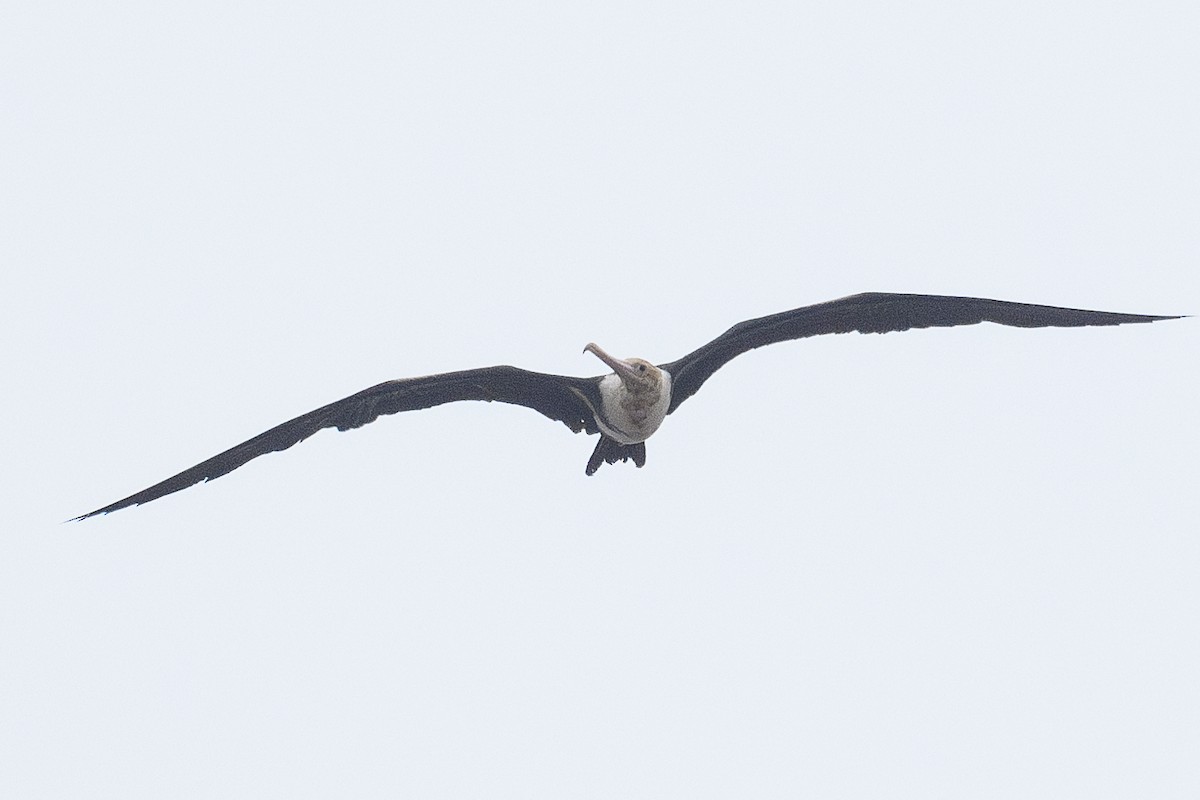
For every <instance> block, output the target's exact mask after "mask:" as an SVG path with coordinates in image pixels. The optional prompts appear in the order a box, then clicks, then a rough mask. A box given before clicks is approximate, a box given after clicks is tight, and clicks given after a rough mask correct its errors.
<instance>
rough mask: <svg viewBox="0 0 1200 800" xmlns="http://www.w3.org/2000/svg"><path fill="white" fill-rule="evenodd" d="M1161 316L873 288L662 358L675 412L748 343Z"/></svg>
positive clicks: (755, 322) (749, 323) (753, 323)
mask: <svg viewBox="0 0 1200 800" xmlns="http://www.w3.org/2000/svg"><path fill="white" fill-rule="evenodd" d="M1160 319H1178V317H1174V316H1152V315H1147V314H1121V313H1116V312H1111V311H1087V310H1084V309H1078V308H1059V307H1057V306H1042V305H1034V304H1032V303H1014V302H1010V301H1008V300H987V299H985V298H982V297H952V296H948V295H933V294H892V293H888V292H865V293H863V294H855V295H850V296H849V297H842V298H840V299H838V300H830V301H829V302H827V303H817V304H816V305H812V306H804V307H803V308H795V309H792V310H791V311H784V312H782V313H779V314H772V315H771V316H769V317H760V318H759V319H751V320H746V321H745V322H739V323H738V324H737V325H734V326H733V327H732V328H730V329H729V330H727V331H725V333H723V334H721V335H720V336H718V337H717V338H716V339H713V340H712V341H711V342H709V343H708V344H706V345H704V346H703V347H701V348H699V349H697V350H694V351H692V352H691V353H688V354H687V355H686V356H684V357H683V358H681V359H678V360H676V361H672V362H671V363H670V364H660V365H659V366H660V367H661V368H662V369H665V370H666V371H667V372H669V373H671V407H670V409H668V411H667V413H668V414H669V413H671V412H673V411H674V410H675V409H676V408H678V407H679V404H680V403H682V402H683V401H684V400H686V399H688V398H689V397H691V396H692V395H693V394H695V393H696V391H697V390H699V388H700V386H701V385H702V384H703V383H704V382H705V381H706V380H708V378H709V377H710V376H711V375H712V374H713V373H714V372H716V371H717V370H718V369H720V368H721V367H722V366H723V365H725V364H726V363H728V362H729V361H730V359H732V358H734V357H736V356H738V355H741V354H742V353H745V352H746V351H747V350H753V349H754V348H756V347H763V346H764V345H768V344H774V343H776V342H785V341H788V340H789V339H803V338H805V337H808V336H819V335H821V334H826V333H850V332H852V331H857V332H859V333H889V332H892V331H906V330H910V329H912V328H949V327H954V326H957V325H976V324H978V323H980V322H994V323H996V324H998V325H1012V326H1015V327H1018V328H1046V327H1058V328H1075V327H1081V326H1085V325H1123V324H1125V323H1129V322H1154V321H1155V320H1160Z"/></svg>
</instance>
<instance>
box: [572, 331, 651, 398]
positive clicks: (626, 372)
mask: <svg viewBox="0 0 1200 800" xmlns="http://www.w3.org/2000/svg"><path fill="white" fill-rule="evenodd" d="M583 352H585V353H591V354H592V355H594V356H596V358H598V359H600V360H601V361H603V362H604V363H605V364H608V366H610V367H611V368H612V371H613V372H615V373H616V374H617V377H618V378H620V379H621V383H623V384H625V388H626V389H627V390H628V391H630V392H633V393H634V394H641V393H642V392H647V391H657V390H658V388H659V387H660V386H661V385H662V370H661V369H659V368H658V367H656V366H654V365H653V364H651V363H650V362H649V361H647V360H646V359H644V358H616V357H614V356H610V355H609V354H608V353H606V352H604V350H602V349H601V348H600V345H598V344H595V343H592V344H589V345H588V346H587V347H585V348H583Z"/></svg>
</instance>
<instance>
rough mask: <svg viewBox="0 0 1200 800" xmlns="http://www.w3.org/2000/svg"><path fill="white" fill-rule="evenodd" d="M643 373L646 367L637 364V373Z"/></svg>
mask: <svg viewBox="0 0 1200 800" xmlns="http://www.w3.org/2000/svg"><path fill="white" fill-rule="evenodd" d="M645 371H646V365H645V364H638V372H645Z"/></svg>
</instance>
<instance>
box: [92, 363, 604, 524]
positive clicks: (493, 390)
mask: <svg viewBox="0 0 1200 800" xmlns="http://www.w3.org/2000/svg"><path fill="white" fill-rule="evenodd" d="M597 380H598V379H596V378H591V379H589V378H569V377H564V376H561V375H546V374H544V373H540V372H529V371H527V370H523V369H517V368H516V367H485V368H483V369H472V370H464V371H462V372H447V373H443V374H441V375H427V376H424V377H420V378H405V379H402V380H395V381H387V382H386V383H381V384H379V385H378V386H372V387H371V388H370V389H364V390H363V391H361V392H358V393H357V394H352V395H350V396H349V397H346V398H343V399H341V400H338V401H337V402H334V403H330V404H329V405H327V406H322V407H321V408H318V409H316V410H315V411H310V412H308V413H307V414H303V415H301V416H299V417H296V418H295V419H293V420H289V421H287V422H285V423H283V424H282V425H276V426H275V427H274V428H271V430H269V431H266V432H264V433H260V434H259V435H258V436H255V437H254V438H253V439H249V440H247V441H245V442H242V443H241V444H239V445H237V446H236V447H231V448H230V449H228V450H226V451H225V452H223V453H220V454H218V455H215V456H213V457H212V458H210V459H208V460H207V461H203V462H201V463H199V464H197V465H196V466H194V467H191V468H189V469H185V470H184V471H183V472H180V473H179V474H178V475H174V476H172V477H170V478H167V479H166V480H165V481H162V482H161V483H156V484H154V485H153V486H151V487H150V488H148V489H143V490H142V491H140V492H138V493H137V494H134V495H130V496H129V497H126V498H125V499H124V500H118V501H117V502H115V503H112V504H111V505H107V506H105V507H104V508H98V509H96V510H95V511H92V512H89V513H87V514H84V515H83V516H80V517H75V519H77V520H79V519H86V518H88V517H92V516H95V515H97V514H107V513H108V512H110V511H116V510H118V509H121V508H125V507H127V506H134V505H139V504H141V503H148V502H150V501H151V500H156V499H158V498H159V497H162V496H164V495H168V494H171V493H172V492H178V491H179V490H180V489H186V488H187V487H189V486H192V485H194V484H197V483H200V482H201V481H210V480H212V479H214V478H219V477H221V476H222V475H225V474H226V473H229V472H232V471H233V470H235V469H237V468H238V467H240V466H242V465H243V464H245V463H246V462H248V461H250V460H251V459H253V458H257V457H258V456H261V455H265V454H266V453H274V452H276V451H279V450H286V449H287V448H289V447H291V446H292V445H294V444H298V443H299V442H302V441H304V440H305V439H307V438H308V437H310V436H312V435H313V434H314V433H316V432H317V431H319V430H321V429H322V428H337V429H338V430H339V431H347V430H350V429H351V428H359V427H362V426H363V425H366V424H367V423H368V422H374V421H375V420H376V419H378V418H379V417H380V416H382V415H384V414H396V413H399V412H401V411H416V410H417V409H421V408H431V407H433V406H439V405H442V404H443V403H452V402H454V401H456V400H485V401H488V402H491V401H495V402H499V403H512V404H515V405H521V406H528V407H529V408H532V409H534V410H535V411H540V412H541V413H542V414H545V415H546V416H547V417H549V418H550V419H553V420H558V421H559V422H562V423H563V424H565V425H566V426H567V427H568V428H570V429H571V430H573V431H575V432H576V433H578V432H579V431H586V432H588V433H598V432H599V429H598V428H597V427H596V422H595V420H594V419H593V418H592V414H591V411H590V410H589V409H588V407H587V405H586V404H585V403H584V402H583V401H582V400H581V399H580V397H579V395H578V394H576V393H575V391H572V389H575V390H577V391H579V392H582V393H584V394H585V395H587V396H588V397H591V396H592V395H593V394H596V393H597ZM594 402H599V398H598V396H597V397H596V398H595V400H594Z"/></svg>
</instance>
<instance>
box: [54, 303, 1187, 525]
mask: <svg viewBox="0 0 1200 800" xmlns="http://www.w3.org/2000/svg"><path fill="white" fill-rule="evenodd" d="M1163 319H1179V317H1178V316H1150V315H1145V314H1118V313H1113V312H1108V311H1085V310H1082V309H1074V308H1058V307H1055V306H1043V305H1032V304H1029V303H1014V302H1009V301H1005V300H985V299H982V298H978V297H949V296H944V295H923V294H892V293H885V292H867V293H864V294H855V295H851V296H849V297H843V298H841V299H838V300H831V301H829V302H825V303H818V304H816V305H812V306H804V307H803V308H796V309H793V310H791V311H784V312H782V313H779V314H772V315H771V316H767V317H760V318H759V319H751V320H746V321H745V322H739V323H738V324H736V325H734V326H733V327H732V328H730V329H729V330H727V331H725V333H723V334H721V335H720V336H718V337H717V338H716V339H713V340H712V341H711V342H709V343H708V344H706V345H704V346H703V347H700V348H699V349H697V350H694V351H692V352H691V353H688V354H687V355H686V356H684V357H683V358H680V359H677V360H675V361H672V362H670V363H667V364H657V365H656V364H652V363H650V362H649V361H646V360H644V359H641V358H615V357H613V356H611V355H609V354H608V353H606V352H605V351H604V350H602V349H600V347H599V346H597V345H595V344H589V345H588V346H587V347H585V348H584V352H586V353H592V354H593V355H595V356H596V357H597V358H599V359H600V360H601V361H603V362H604V363H605V364H607V365H608V367H609V368H610V369H612V370H613V371H612V372H611V373H609V374H607V375H600V376H597V377H594V378H575V377H567V376H563V375H548V374H546V373H542V372H530V371H529V370H524V369H518V368H517V367H509V366H499V367H483V368H481V369H469V370H463V371H461V372H444V373H441V374H438V375H425V376H422V377H419V378H401V379H399V380H393V381H387V382H385V383H381V384H378V385H377V386H372V387H371V388H369V389H364V390H362V391H361V392H358V393H357V394H352V395H350V396H349V397H345V398H343V399H341V400H338V401H336V402H333V403H330V404H329V405H326V406H321V407H320V408H318V409H316V410H315V411H310V412H309V413H307V414H303V415H301V416H299V417H296V418H295V419H292V420H288V421H287V422H284V423H283V424H281V425H276V426H275V427H274V428H271V429H270V430H269V431H266V432H264V433H260V434H259V435H258V436H255V437H254V438H253V439H249V440H247V441H245V442H242V443H241V444H239V445H237V446H235V447H231V448H230V449H228V450H226V451H224V452H222V453H218V454H217V455H215V456H213V457H212V458H210V459H208V460H207V461H202V462H200V463H199V464H197V465H195V466H194V467H189V468H187V469H185V470H184V471H183V472H180V473H179V474H177V475H173V476H171V477H170V478H167V479H166V480H164V481H161V482H160V483H156V484H154V485H153V486H151V487H149V488H148V489H143V490H142V491H140V492H137V493H136V494H132V495H130V496H129V497H126V498H125V499H123V500H118V501H116V502H115V503H110V504H109V505H106V506H104V507H103V508H98V509H96V510H95V511H90V512H88V513H87V514H83V515H82V516H78V517H75V518H74V520H72V521H75V520H82V519H87V518H88V517H94V516H96V515H97V514H107V513H109V512H111V511H117V510H118V509H122V508H126V507H128V506H135V505H140V504H141V503H148V502H150V501H151V500H157V499H158V498H160V497H163V496H165V495H168V494H171V493H172V492H178V491H179V490H180V489H186V488H187V487H189V486H192V485H194V484H197V483H200V482H201V481H210V480H212V479H214V478H219V477H221V476H222V475H225V474H227V473H229V472H232V471H233V470H235V469H237V468H238V467H240V466H242V465H243V464H245V463H246V462H248V461H250V460H251V459H253V458H257V457H258V456H261V455H265V454H267V453H274V452H276V451H279V450H286V449H287V448H289V447H291V446H292V445H294V444H297V443H299V442H302V441H304V440H305V439H307V438H308V437H310V436H312V435H313V434H314V433H316V432H317V431H319V430H321V429H322V428H337V429H338V430H339V431H348V430H350V429H352V428H360V427H362V426H363V425H366V424H367V423H368V422H374V421H375V420H376V419H378V418H379V417H380V416H383V415H384V414H396V413H399V412H401V411H416V410H418V409H422V408H432V407H433V406H439V405H442V404H443V403H452V402H455V401H458V400H484V401H487V402H493V401H494V402H499V403H512V404H515V405H521V406H526V407H528V408H532V409H533V410H535V411H538V412H541V413H542V414H544V415H545V416H547V417H549V418H550V419H552V420H556V421H558V422H561V423H563V424H564V425H566V426H567V427H568V428H570V429H571V430H572V431H574V432H575V433H579V432H581V431H583V432H585V433H588V434H596V433H598V434H600V441H599V442H597V443H596V449H595V450H594V451H593V452H592V457H591V458H590V459H588V463H587V468H586V473H587V474H588V475H592V474H595V472H596V470H598V469H599V468H600V466H601V465H602V464H615V463H616V462H618V461H628V460H632V461H633V463H634V464H636V465H637V466H639V467H641V466H642V465H644V464H645V463H646V440H647V439H648V438H650V436H651V434H653V433H654V432H655V431H656V430H658V427H659V426H660V425H661V424H662V422H663V420H664V419H666V417H667V415H668V414H672V413H674V411H675V410H676V409H677V408H679V406H680V405H681V404H682V403H683V401H685V400H687V399H688V398H689V397H691V396H692V395H694V394H695V393H696V392H697V391H698V390H699V389H700V387H701V386H702V385H703V384H704V382H705V381H706V380H708V379H709V377H710V376H711V375H712V374H713V373H714V372H716V371H717V370H718V369H720V368H721V367H722V366H723V365H724V364H726V363H727V362H728V361H729V360H730V359H732V358H734V357H735V356H738V355H741V354H742V353H745V352H746V351H748V350H753V349H754V348H756V347H763V346H764V345H768V344H775V343H776V342H784V341H788V340H790V339H803V338H805V337H808V336H819V335H821V334H826V333H850V332H852V331H857V332H859V333H888V332H891V331H906V330H910V329H912V328H950V327H954V326H957V325H975V324H978V323H980V322H994V323H997V324H999V325H1010V326H1013V327H1018V328H1046V327H1056V328H1075V327H1083V326H1092V325H1123V324H1125V323H1131V322H1154V321H1155V320H1163Z"/></svg>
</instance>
